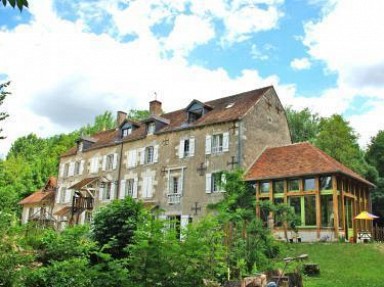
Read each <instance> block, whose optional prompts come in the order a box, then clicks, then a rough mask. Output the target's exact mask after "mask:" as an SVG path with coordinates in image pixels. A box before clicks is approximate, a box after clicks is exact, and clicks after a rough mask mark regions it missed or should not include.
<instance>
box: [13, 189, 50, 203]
mask: <svg viewBox="0 0 384 287" xmlns="http://www.w3.org/2000/svg"><path fill="white" fill-rule="evenodd" d="M54 196H55V192H54V191H53V190H51V191H42V190H38V191H36V192H34V193H32V194H31V195H29V196H27V197H26V198H24V199H22V200H21V201H19V204H21V205H25V204H35V203H40V202H42V201H43V200H51V199H52V200H53V199H54Z"/></svg>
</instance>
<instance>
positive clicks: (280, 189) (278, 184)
mask: <svg viewBox="0 0 384 287" xmlns="http://www.w3.org/2000/svg"><path fill="white" fill-rule="evenodd" d="M273 193H284V181H282V180H280V181H274V182H273Z"/></svg>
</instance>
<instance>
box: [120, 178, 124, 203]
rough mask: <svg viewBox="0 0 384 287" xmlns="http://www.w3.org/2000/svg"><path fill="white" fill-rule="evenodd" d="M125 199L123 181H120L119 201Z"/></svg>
mask: <svg viewBox="0 0 384 287" xmlns="http://www.w3.org/2000/svg"><path fill="white" fill-rule="evenodd" d="M124 198H125V179H122V180H120V193H119V199H124Z"/></svg>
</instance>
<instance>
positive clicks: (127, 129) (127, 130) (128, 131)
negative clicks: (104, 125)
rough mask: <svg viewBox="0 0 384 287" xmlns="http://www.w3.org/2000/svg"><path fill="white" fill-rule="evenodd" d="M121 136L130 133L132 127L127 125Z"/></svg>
mask: <svg viewBox="0 0 384 287" xmlns="http://www.w3.org/2000/svg"><path fill="white" fill-rule="evenodd" d="M122 132H123V137H126V136H129V135H130V134H131V133H132V127H127V128H124V129H123V131H122Z"/></svg>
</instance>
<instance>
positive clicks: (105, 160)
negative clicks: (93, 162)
mask: <svg viewBox="0 0 384 287" xmlns="http://www.w3.org/2000/svg"><path fill="white" fill-rule="evenodd" d="M106 168H107V156H106V155H105V156H103V164H102V168H101V169H102V170H106Z"/></svg>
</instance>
